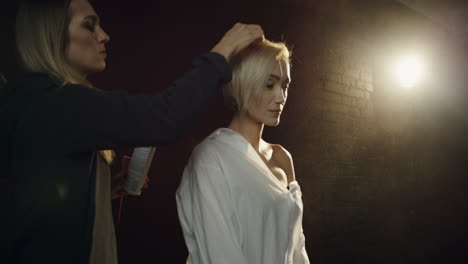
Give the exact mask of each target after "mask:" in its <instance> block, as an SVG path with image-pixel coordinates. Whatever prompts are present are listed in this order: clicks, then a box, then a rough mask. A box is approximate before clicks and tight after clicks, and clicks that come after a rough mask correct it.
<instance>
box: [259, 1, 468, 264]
mask: <svg viewBox="0 0 468 264" xmlns="http://www.w3.org/2000/svg"><path fill="white" fill-rule="evenodd" d="M295 12H296V13H295V14H296V15H295V18H294V19H293V22H289V24H290V27H289V36H290V38H288V39H287V40H288V41H289V42H291V43H293V44H294V48H293V57H294V60H293V68H292V71H293V72H292V79H293V84H292V88H291V89H290V95H289V98H288V103H287V106H286V109H287V110H286V111H285V113H284V116H283V117H282V123H281V125H280V126H279V127H278V128H276V129H267V130H266V137H267V138H268V139H270V140H271V141H272V142H280V143H281V144H283V145H284V146H285V147H286V148H287V149H289V150H290V152H291V153H292V155H293V157H294V161H295V168H296V176H297V178H298V180H299V181H300V183H301V186H302V188H303V198H304V202H305V217H304V229H305V233H306V237H307V243H308V252H309V254H310V255H311V259H312V260H313V262H316V263H342V262H346V263H358V262H359V263H409V262H412V263H414V262H425V263H428V262H429V263H430V262H431V261H447V260H448V259H447V258H448V257H452V258H455V257H454V256H456V255H457V254H460V252H462V250H463V246H462V244H460V243H466V241H467V240H466V239H464V240H463V239H460V236H461V235H457V236H456V237H457V238H449V237H453V235H454V234H455V233H456V230H458V231H459V232H462V233H463V232H465V233H464V234H466V227H465V226H466V224H464V225H463V224H461V225H460V221H462V220H461V219H465V220H466V219H468V218H467V217H466V216H467V215H466V214H465V212H466V210H464V211H460V210H459V209H460V208H461V207H460V206H459V204H460V203H462V202H463V201H464V200H463V199H464V198H462V193H463V191H464V190H465V189H466V188H462V187H459V188H455V189H452V190H453V191H455V192H456V193H457V195H451V193H450V187H452V188H453V187H455V186H457V185H456V184H455V182H456V181H459V183H463V182H466V181H460V177H461V176H463V173H464V172H466V171H467V170H466V166H464V165H461V163H460V160H458V161H455V160H457V158H456V157H459V156H457V154H456V152H454V150H453V146H456V145H460V144H462V142H460V141H458V140H453V138H454V137H455V135H454V134H453V133H455V132H454V131H459V132H460V131H461V130H463V128H462V127H461V126H460V122H459V119H457V118H454V119H453V120H452V121H451V122H448V121H447V120H445V119H446V117H447V111H446V109H444V107H443V105H444V104H443V103H441V102H439V101H438V100H437V98H440V96H441V94H440V91H441V89H439V88H441V87H444V86H445V85H446V83H444V82H447V81H448V76H447V75H443V74H442V72H443V71H442V68H441V67H439V68H437V66H434V68H433V69H432V70H433V73H430V74H429V75H431V74H432V75H433V76H428V78H431V77H433V79H434V80H435V79H437V82H438V83H435V82H436V81H433V83H430V82H426V83H423V84H421V85H420V86H421V87H419V88H420V91H415V92H414V93H413V94H409V93H406V92H404V91H403V90H401V87H399V85H398V83H396V82H395V81H394V80H392V78H393V76H391V75H390V73H389V71H388V69H387V66H388V65H389V64H390V63H391V59H392V58H393V54H398V51H405V49H406V50H411V49H414V48H416V49H417V48H419V50H421V51H424V52H426V54H427V55H429V57H430V59H432V63H434V62H435V64H439V65H445V66H447V65H451V63H452V62H451V61H449V60H448V59H447V58H446V57H445V55H446V53H444V52H446V51H445V50H444V48H445V46H444V45H446V44H447V43H448V42H449V41H447V40H446V39H444V38H443V37H441V36H444V34H445V33H444V29H442V28H440V27H438V26H437V25H435V24H434V23H433V22H432V21H430V20H428V19H427V18H425V17H423V16H422V15H421V14H418V13H417V12H415V11H412V10H410V9H408V8H407V7H405V6H403V5H401V4H398V3H397V2H393V1H345V0H342V1H339V0H334V1H327V3H323V2H320V1H312V2H309V5H308V7H307V8H304V3H301V5H298V9H297V10H296V11H295ZM424 52H423V54H424ZM453 52H454V54H457V52H456V51H453ZM454 54H453V55H454ZM428 63H429V64H430V63H431V61H428ZM436 77H437V78H436ZM458 77H460V76H458ZM442 90H443V89H442ZM418 93H419V94H418ZM444 120H445V122H444ZM448 126H450V128H452V130H451V131H452V132H451V133H448V132H446V131H445V129H449V128H448ZM450 138H451V139H452V142H451V143H448V142H447V140H448V139H450ZM459 138H460V137H458V139H459ZM464 142H466V141H464ZM462 145H463V144H462ZM465 149H466V148H465ZM442 157H444V158H443V159H442ZM448 169H450V171H451V178H450V179H448V177H447V175H446V173H445V172H447V170H448ZM449 181H452V182H451V183H448V182H449ZM442 186H443V187H442ZM441 187H442V188H443V189H442V188H441ZM453 200H455V201H456V204H458V205H456V206H455V205H454V206H451V207H444V208H442V206H443V205H444V206H447V205H448V204H450V202H449V201H453ZM428 203H431V204H428ZM457 210H458V211H457ZM454 212H457V213H454ZM455 216H456V217H457V218H456V219H453V220H450V219H451V218H450V217H454V218H455ZM437 218H438V220H435V219H437ZM456 224H459V226H460V227H459V228H458V229H457V228H453V227H450V226H452V225H456ZM435 230H438V231H435ZM463 241H464V242H463ZM465 245H466V244H465ZM449 248H450V249H449ZM467 248H468V247H467Z"/></svg>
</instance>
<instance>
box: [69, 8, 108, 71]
mask: <svg viewBox="0 0 468 264" xmlns="http://www.w3.org/2000/svg"><path fill="white" fill-rule="evenodd" d="M68 11H69V12H70V16H71V17H70V24H69V26H68V32H69V37H70V38H69V42H68V44H67V46H66V49H65V56H66V58H67V60H68V62H69V63H70V65H71V66H72V67H73V69H74V70H75V71H77V72H78V73H79V74H81V75H84V76H87V75H89V74H92V73H96V72H100V71H103V70H104V69H105V68H106V56H107V54H106V48H105V45H106V43H107V42H109V36H108V35H107V34H106V33H105V32H104V30H103V29H102V28H101V26H100V25H99V17H98V16H97V15H96V12H95V11H94V9H93V7H92V6H91V4H90V3H89V2H88V0H72V1H71V2H70V8H69V10H68Z"/></svg>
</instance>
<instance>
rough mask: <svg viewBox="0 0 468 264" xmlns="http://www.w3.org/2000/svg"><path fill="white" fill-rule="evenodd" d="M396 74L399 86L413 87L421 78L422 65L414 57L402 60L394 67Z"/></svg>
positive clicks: (418, 59) (419, 60)
mask: <svg viewBox="0 0 468 264" xmlns="http://www.w3.org/2000/svg"><path fill="white" fill-rule="evenodd" d="M396 74H397V76H398V79H399V81H400V84H401V86H403V87H405V88H411V87H414V86H415V85H416V83H417V82H418V81H420V80H421V78H422V74H423V63H422V61H421V59H420V58H418V57H416V56H410V57H405V58H402V59H400V61H399V62H398V63H397V65H396Z"/></svg>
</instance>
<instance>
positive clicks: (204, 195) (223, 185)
mask: <svg viewBox="0 0 468 264" xmlns="http://www.w3.org/2000/svg"><path fill="white" fill-rule="evenodd" d="M226 176H227V175H224V174H223V171H222V169H221V168H220V167H217V166H211V164H206V163H203V162H192V161H190V162H189V164H188V165H187V167H186V169H185V171H184V176H183V179H182V183H181V186H180V187H179V190H178V192H177V197H176V199H177V208H178V212H179V219H180V222H181V225H182V229H183V233H184V238H185V241H186V244H187V247H188V250H189V252H190V256H189V259H190V258H191V261H192V263H193V264H201V263H203V264H210V263H213V264H220V263H236V264H247V263H248V262H247V260H246V258H245V256H244V255H243V253H242V249H241V242H240V235H239V234H240V231H239V223H238V220H237V219H238V218H237V216H236V213H235V208H234V203H233V200H232V196H231V191H230V188H229V186H228V182H227V180H226Z"/></svg>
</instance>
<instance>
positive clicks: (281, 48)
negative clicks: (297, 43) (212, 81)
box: [223, 40, 290, 112]
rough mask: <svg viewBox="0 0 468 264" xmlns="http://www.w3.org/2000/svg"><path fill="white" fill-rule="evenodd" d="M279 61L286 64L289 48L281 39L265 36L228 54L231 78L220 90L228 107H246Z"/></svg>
mask: <svg viewBox="0 0 468 264" xmlns="http://www.w3.org/2000/svg"><path fill="white" fill-rule="evenodd" d="M282 61H283V62H285V63H287V64H290V51H289V50H288V48H287V47H286V45H285V44H284V43H283V42H272V41H269V40H265V41H263V42H262V43H259V44H252V45H251V46H249V47H247V48H246V49H244V50H243V51H241V52H240V53H238V54H236V55H235V56H234V57H232V58H231V66H232V80H231V82H230V83H228V84H227V85H226V86H225V87H224V90H223V92H224V97H225V101H226V104H227V105H228V107H230V108H232V110H234V111H236V112H245V111H247V108H248V107H249V106H250V105H251V104H253V103H255V101H256V99H257V98H258V95H259V94H260V92H261V90H262V89H263V88H264V86H265V83H266V81H267V79H268V77H269V75H270V74H271V72H272V71H273V69H274V67H275V66H276V65H278V63H281V62H282Z"/></svg>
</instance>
